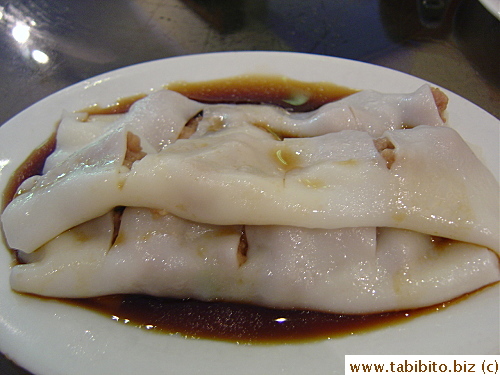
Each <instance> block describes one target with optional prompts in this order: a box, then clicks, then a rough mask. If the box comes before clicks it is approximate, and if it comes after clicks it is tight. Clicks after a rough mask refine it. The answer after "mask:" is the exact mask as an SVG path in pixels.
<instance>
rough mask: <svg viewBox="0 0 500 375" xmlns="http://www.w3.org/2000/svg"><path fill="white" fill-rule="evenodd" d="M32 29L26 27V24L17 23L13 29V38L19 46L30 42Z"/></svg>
mask: <svg viewBox="0 0 500 375" xmlns="http://www.w3.org/2000/svg"><path fill="white" fill-rule="evenodd" d="M30 30H31V27H29V26H28V25H26V24H25V23H24V22H21V21H17V22H16V24H15V25H14V27H13V28H12V37H13V38H14V39H15V40H16V42H18V43H19V44H24V43H26V42H27V41H28V39H29V38H30V34H31V31H30Z"/></svg>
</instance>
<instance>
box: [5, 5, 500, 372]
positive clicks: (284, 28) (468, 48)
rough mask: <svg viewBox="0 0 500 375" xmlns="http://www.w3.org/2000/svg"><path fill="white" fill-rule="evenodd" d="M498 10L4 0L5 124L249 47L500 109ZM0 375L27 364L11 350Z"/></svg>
mask: <svg viewBox="0 0 500 375" xmlns="http://www.w3.org/2000/svg"><path fill="white" fill-rule="evenodd" d="M497 4H499V3H498V2H497ZM494 13H495V9H493V12H492V11H491V9H490V10H488V9H487V8H486V7H485V6H484V5H483V4H482V3H481V2H479V1H478V0H422V1H419V0H329V1H328V0H311V1H307V2H306V1H298V0H288V1H287V0H108V1H98V0H75V1H64V0H13V1H8V0H0V82H1V83H0V97H1V98H2V99H1V100H0V124H3V123H5V122H6V121H8V120H9V119H10V118H12V117H13V116H15V115H16V114H17V113H19V112H21V111H22V110H24V109H25V108H27V107H28V106H30V105H31V104H33V103H35V102H37V101H38V100H40V99H42V98H44V97H46V96H48V95H50V94H52V93H54V92H56V91H58V90H60V89H62V88H64V87H67V86H69V85H71V84H73V83H76V82H79V81H82V80H84V79H87V78H89V77H92V76H95V75H97V74H100V73H104V72H107V71H110V70H113V69H116V68H120V67H123V66H128V65H131V64H135V63H140V62H144V61H150V60H155V59H160V58H165V57H171V56H179V55H188V54H197V53H207V52H216V51H244V50H245V51H248V50H260V51H294V52H306V53H314V54H321V55H329V56H336V57H343V58H348V59H353V60H359V61H364V62H369V63H372V64H376V65H381V66H384V67H388V68H392V69H395V70H398V71H402V72H405V73H409V74H412V75H414V76H417V77H420V78H423V79H425V80H428V81H431V82H433V83H435V84H437V85H439V86H442V87H444V88H446V89H449V90H451V91H453V92H455V93H457V94H459V95H461V96H462V97H464V98H466V99H468V100H470V101H471V102H473V103H475V104H477V105H478V106H479V107H481V108H483V109H485V110H486V111H488V112H490V113H491V114H492V115H494V116H496V117H497V118H500V104H499V103H500V20H499V19H498V18H499V17H500V9H498V10H497V11H496V15H495V14H494ZM0 374H4V375H14V374H16V375H19V374H27V372H26V371H25V370H23V369H21V368H20V367H17V366H16V365H15V364H13V363H11V362H10V361H9V360H7V359H6V358H5V357H3V356H2V357H0Z"/></svg>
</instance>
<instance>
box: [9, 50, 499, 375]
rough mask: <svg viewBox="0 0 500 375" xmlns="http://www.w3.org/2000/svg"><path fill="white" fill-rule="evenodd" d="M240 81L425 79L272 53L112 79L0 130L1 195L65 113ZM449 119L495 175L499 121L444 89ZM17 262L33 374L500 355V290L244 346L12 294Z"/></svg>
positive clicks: (59, 97) (247, 370) (13, 320)
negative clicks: (356, 327)
mask: <svg viewBox="0 0 500 375" xmlns="http://www.w3.org/2000/svg"><path fill="white" fill-rule="evenodd" d="M243 73H269V74H280V75H286V76H288V77H291V78H295V79H300V80H303V81H331V82H334V83H337V84H340V85H345V86H349V87H353V88H358V89H368V88H370V89H376V90H379V91H384V92H411V91H414V90H415V89H417V88H418V87H419V86H420V85H421V84H422V83H424V81H422V80H420V79H417V78H415V77H412V76H409V75H405V74H402V73H399V72H395V71H392V70H389V69H385V68H381V67H377V66H373V65H368V64H364V63H360V62H355V61H349V60H343V59H337V58H332V57H324V56H315V55H304V54H295V53H275V52H235V53H216V54H208V55H192V56H184V57H177V58H171V59H166V60H160V61H154V62H149V63H144V64H140V65H136V66H131V67H127V68H124V69H120V70H117V71H113V72H110V73H107V74H104V75H101V76H98V77H95V78H93V79H90V80H87V81H84V82H81V83H79V84H76V85H74V86H71V87H69V88H67V89H64V90H62V91H60V92H58V93H56V94H54V95H51V96H50V97H48V98H46V99H44V100H42V101H41V102H39V103H37V104H35V105H33V106H32V107H30V108H28V109H27V110H25V111H24V112H22V113H21V114H19V115H18V116H16V117H14V118H13V119H12V120H10V121H9V122H8V123H6V124H5V125H4V126H2V127H1V128H0V191H3V190H4V188H5V184H6V182H7V180H8V178H9V176H10V175H11V174H12V172H13V171H14V170H15V169H16V167H17V166H18V165H19V164H20V163H21V162H22V161H23V160H24V159H25V158H26V157H27V155H28V154H29V153H30V152H31V151H32V150H33V149H34V148H35V147H37V146H38V145H39V144H40V143H41V142H42V141H43V140H45V139H46V138H47V137H48V136H49V134H50V133H51V132H52V131H53V127H54V124H55V123H56V121H57V120H58V118H59V117H60V116H61V112H62V111H63V110H68V111H73V110H78V109H81V108H86V107H88V106H90V105H92V104H95V103H99V104H100V105H107V104H111V103H114V102H115V101H116V99H117V98H121V97H127V96H131V95H134V94H138V93H144V92H148V91H149V90H150V89H152V88H159V87H161V86H162V85H163V84H165V83H168V82H171V81H177V80H189V81H200V80H208V79H215V78H222V77H227V76H234V75H238V74H243ZM444 91H445V92H446V93H447V94H448V96H449V98H450V104H449V123H450V124H451V125H452V126H453V127H455V128H456V129H457V130H459V132H460V133H461V134H462V135H463V137H464V138H465V139H467V140H468V141H470V142H471V143H472V144H475V145H477V146H481V148H482V152H483V155H482V157H483V158H484V160H485V162H486V163H487V165H488V166H489V167H490V169H492V170H494V171H495V173H497V176H496V177H497V179H498V164H497V163H498V155H499V153H498V139H499V126H498V125H499V124H498V121H497V120H496V119H495V118H494V117H492V116H491V115H489V114H488V113H486V112H485V111H483V110H481V109H480V108H478V107H477V106H475V105H474V104H472V103H470V102H468V101H466V100H464V99H462V98H461V97H459V96H457V95H455V94H453V93H450V92H448V91H446V90H444ZM10 265H11V256H10V254H9V252H8V251H7V250H6V249H5V248H4V247H3V245H2V248H0V351H2V352H3V353H5V354H6V355H7V356H8V357H10V358H11V359H13V360H14V361H15V362H17V363H18V364H20V365H21V366H23V367H25V368H26V369H28V370H29V371H31V372H33V373H36V374H41V375H43V374H47V375H57V374H64V375H70V374H93V375H98V374H105V375H109V374H121V375H127V374H131V375H136V374H143V375H148V374H164V373H175V374H197V373H200V374H218V375H220V374H236V373H237V374H264V373H265V374H276V373H286V374H304V373H313V374H319V373H322V374H336V373H339V374H341V373H343V368H344V355H346V354H495V353H498V352H499V342H498V332H499V286H498V285H497V286H495V287H493V288H489V289H486V290H485V291H483V292H481V293H478V294H475V295H473V296H472V297H470V298H468V299H467V300H465V301H463V302H461V303H458V304H455V305H453V306H451V307H449V308H447V309H445V310H443V311H440V312H437V313H432V314H429V315H425V316H422V317H419V318H417V319H414V320H412V321H410V322H406V323H404V324H398V325H394V326H390V327H387V328H384V329H380V330H376V331H373V332H369V333H364V334H359V335H352V336H347V337H344V338H340V339H330V340H323V341H318V342H314V343H307V344H287V345H274V346H258V345H238V344H232V343H225V342H217V341H211V340H195V339H184V338H181V337H178V336H175V335H172V336H170V335H165V334H157V333H153V332H150V331H146V330H143V329H139V328H135V327H130V326H127V325H124V324H119V323H116V322H114V321H112V320H111V319H110V318H107V317H104V316H102V315H99V314H96V313H93V312H91V311H88V310H84V309H80V308H78V307H74V306H68V305H66V304H62V303H59V302H57V301H50V300H39V299H36V298H30V297H26V296H21V295H18V294H15V293H13V292H12V291H11V290H10V287H9V280H8V275H9V268H10Z"/></svg>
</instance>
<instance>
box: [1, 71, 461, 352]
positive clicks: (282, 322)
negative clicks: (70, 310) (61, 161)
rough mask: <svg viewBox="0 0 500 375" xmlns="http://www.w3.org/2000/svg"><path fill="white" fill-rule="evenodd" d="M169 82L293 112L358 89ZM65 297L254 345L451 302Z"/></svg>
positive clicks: (269, 81) (357, 326) (21, 174)
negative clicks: (340, 307) (324, 305)
mask: <svg viewBox="0 0 500 375" xmlns="http://www.w3.org/2000/svg"><path fill="white" fill-rule="evenodd" d="M166 87H167V88H168V89H171V90H174V91H178V92H180V93H182V94H184V95H186V96H188V97H190V98H192V99H195V100H198V101H202V102H207V103H215V102H217V103H270V104H275V105H279V106H282V107H284V108H286V109H288V110H290V111H307V110H313V109H316V108H318V107H320V106H321V105H323V104H325V103H328V102H331V101H335V100H338V99H341V98H343V97H345V96H347V95H350V94H352V93H354V92H356V90H353V89H349V88H345V87H340V86H337V85H334V84H331V83H316V82H315V83H305V82H300V81H295V80H291V79H288V78H282V77H276V76H239V77H234V78H231V79H226V80H214V81H207V82H197V83H187V82H175V83H171V84H169V85H168V86H166ZM143 96H144V95H138V96H135V97H132V98H127V99H123V100H119V101H118V102H117V103H116V104H115V105H113V106H110V107H107V108H98V107H92V108H90V109H87V110H86V111H88V112H89V113H91V114H97V113H99V114H110V113H123V112H126V111H127V110H128V109H129V108H130V106H131V105H132V104H133V103H134V102H135V101H136V100H138V99H140V98H141V97H143ZM54 144H55V141H54V139H51V140H50V141H48V142H47V143H46V144H45V145H44V146H42V147H41V148H40V149H38V150H36V151H35V152H34V153H33V154H32V155H31V157H30V158H29V159H28V160H27V161H26V162H25V163H24V164H23V166H21V168H20V169H19V170H18V172H17V173H16V174H15V175H14V177H13V178H12V180H11V183H10V184H9V186H8V188H7V189H6V191H5V192H4V202H9V201H10V200H11V198H12V197H13V195H14V193H15V191H16V189H17V186H19V184H20V183H21V182H22V181H23V180H24V179H25V178H27V177H29V176H30V175H33V174H37V173H40V171H41V168H42V167H43V161H44V160H45V158H46V157H47V156H48V155H49V154H50V152H52V150H53V148H54ZM34 298H36V297H34ZM63 301H64V302H67V303H71V304H76V305H78V306H80V307H85V308H88V309H91V310H94V311H97V312H100V313H102V314H104V315H105V316H108V317H109V318H110V319H111V320H113V321H116V322H118V323H123V324H127V325H132V326H135V327H139V328H143V329H147V330H152V331H157V332H164V333H170V334H174V333H176V334H180V335H183V336H186V337H196V338H209V339H217V340H224V341H231V342H239V343H258V344H273V343H287V342H297V341H310V340H319V339H325V338H332V337H340V336H344V335H349V334H353V333H361V332H365V331H369V330H373V329H376V328H380V327H382V326H386V325H389V324H395V323H397V322H403V321H407V320H409V319H413V318H415V317H417V316H419V315H422V314H424V313H429V312H434V311H437V310H441V309H442V308H445V307H446V306H447V305H448V304H450V303H452V302H448V303H444V304H440V305H436V306H432V307H427V308H422V309H416V310H408V311H399V312H388V313H381V314H370V315H343V314H327V313H321V312H315V311H307V310H275V309H269V308H264V307H260V306H253V305H244V304H236V303H225V302H200V301H196V300H176V299H169V298H156V297H150V296H143V295H115V296H106V297H97V298H89V299H68V300H63Z"/></svg>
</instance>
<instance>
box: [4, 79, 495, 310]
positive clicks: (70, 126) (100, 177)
mask: <svg viewBox="0 0 500 375" xmlns="http://www.w3.org/2000/svg"><path fill="white" fill-rule="evenodd" d="M377 103H378V104H377ZM196 115H198V116H197V117H196V119H195V120H191V119H192V118H193V117H195V116H196ZM189 120H191V121H190V125H189V126H193V124H195V129H194V130H193V131H192V132H193V134H192V135H191V137H189V138H187V139H183V138H184V136H183V131H184V130H185V125H186V123H187V122H188V121H189ZM80 135H81V136H80ZM290 136H293V138H290ZM179 137H180V138H179ZM498 197H499V187H498V182H497V181H496V179H495V177H494V176H493V175H492V174H491V173H490V172H489V171H488V169H487V168H486V167H485V166H484V165H483V164H482V163H481V162H480V161H479V160H478V159H477V157H476V156H475V155H474V154H473V152H472V151H471V150H470V148H469V147H468V145H467V144H466V143H465V142H464V141H463V140H462V139H461V137H460V136H459V135H458V134H457V133H456V132H455V131H454V130H453V129H451V128H449V127H447V126H445V125H444V123H443V121H442V119H441V114H440V112H439V110H438V109H437V107H436V104H435V101H434V97H433V94H432V91H431V89H430V88H429V87H428V86H423V87H422V88H420V89H419V90H417V91H416V92H415V93H412V94H405V95H399V94H397V95H396V94H381V93H376V92H371V91H370V92H359V93H357V94H353V95H351V96H350V97H347V98H345V99H342V100H340V101H337V102H334V103H329V104H326V105H324V106H323V107H321V108H319V109H318V110H316V111H312V112H308V113H302V114H297V113H288V112H286V111H284V110H282V109H278V108H275V107H272V106H266V105H206V104H201V103H198V102H195V101H192V100H189V99H187V98H185V97H183V96H182V95H180V94H177V93H174V92H171V91H168V90H161V91H158V92H156V93H153V94H151V95H149V96H147V97H146V98H144V99H141V100H140V101H138V102H136V103H135V104H134V105H133V106H132V108H131V109H130V111H129V112H128V113H127V114H125V115H113V116H92V117H87V116H85V115H72V114H70V115H67V116H66V117H65V118H64V119H63V120H62V122H61V124H60V126H59V129H58V134H57V147H56V150H55V151H54V153H53V154H52V155H51V156H50V157H49V158H48V159H47V162H46V166H45V170H44V174H43V175H41V176H33V177H31V178H30V179H28V180H26V181H25V182H24V183H23V184H22V185H21V186H20V189H19V192H18V194H17V195H16V197H15V199H14V200H13V201H12V202H11V203H10V204H9V205H8V206H7V208H6V209H5V210H4V212H3V214H2V224H3V230H4V233H5V235H6V239H7V241H8V243H9V245H10V246H11V247H12V248H14V249H16V250H19V255H20V258H21V259H22V260H23V264H19V265H16V266H15V267H13V270H12V274H11V285H12V288H13V289H14V290H17V291H21V292H27V293H34V294H40V295H45V296H56V297H91V296H100V295H107V294H115V293H144V294H150V295H154V296H167V297H178V298H197V299H201V300H207V301H210V300H227V301H236V302H246V303H255V304H259V305H263V306H268V307H277V308H305V309H315V310H321V311H329V312H339V313H370V312H379V311H389V310H399V309H406V308H415V307H421V306H427V305H431V304H435V303H439V302H444V301H447V300H450V299H452V298H454V297H457V296H460V295H462V294H464V293H467V292H470V291H473V290H476V289H478V288H480V287H482V286H484V285H488V284H490V283H493V282H496V281H498V280H499V279H500V270H499V261H498V251H499V238H498V226H499V218H498V213H499V202H498ZM117 207H120V208H119V209H117Z"/></svg>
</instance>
